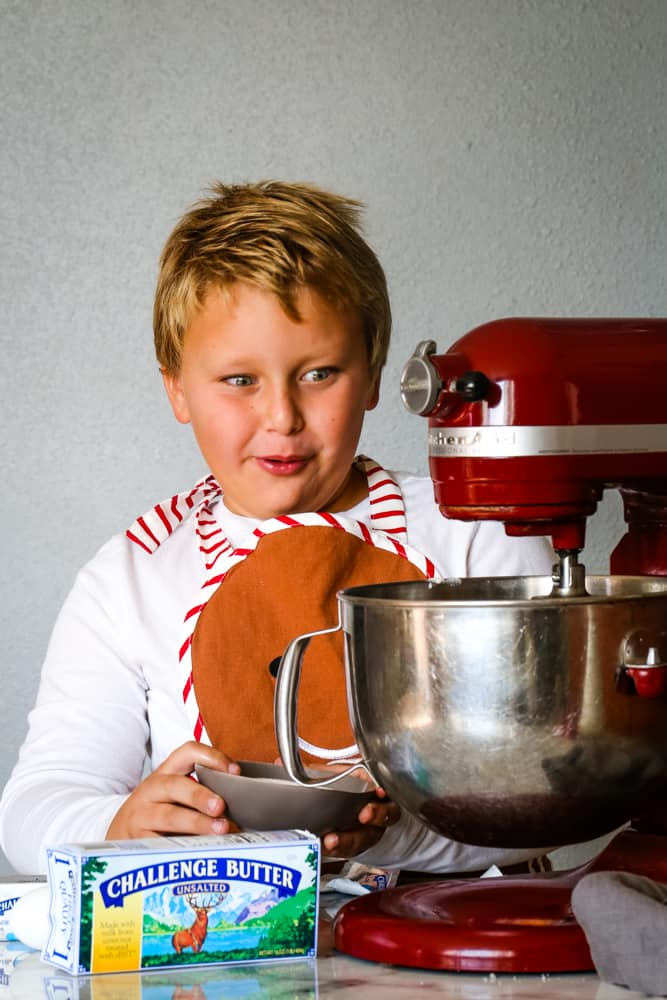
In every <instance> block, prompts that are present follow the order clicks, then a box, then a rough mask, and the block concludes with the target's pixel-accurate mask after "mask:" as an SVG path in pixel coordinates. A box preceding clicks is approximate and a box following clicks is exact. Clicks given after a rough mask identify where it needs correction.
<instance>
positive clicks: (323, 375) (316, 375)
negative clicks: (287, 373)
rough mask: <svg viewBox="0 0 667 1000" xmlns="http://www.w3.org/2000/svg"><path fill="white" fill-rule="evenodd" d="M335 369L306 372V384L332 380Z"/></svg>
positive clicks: (315, 369) (317, 369)
mask: <svg viewBox="0 0 667 1000" xmlns="http://www.w3.org/2000/svg"><path fill="white" fill-rule="evenodd" d="M334 371H335V369H334V368H331V367H327V368H311V370H310V371H308V372H306V373H305V375H304V376H303V379H304V381H305V382H324V381H326V379H328V378H331V376H332V375H333V373H334Z"/></svg>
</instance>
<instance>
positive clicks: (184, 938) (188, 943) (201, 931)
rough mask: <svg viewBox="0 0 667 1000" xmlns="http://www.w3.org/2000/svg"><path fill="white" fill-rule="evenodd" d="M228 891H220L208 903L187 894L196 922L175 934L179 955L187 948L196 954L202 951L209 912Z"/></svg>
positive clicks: (174, 938)
mask: <svg viewBox="0 0 667 1000" xmlns="http://www.w3.org/2000/svg"><path fill="white" fill-rule="evenodd" d="M227 892H228V890H227V889H225V890H224V891H223V892H219V893H218V894H217V895H216V896H215V898H213V899H209V902H208V903H203V902H201V903H199V902H198V901H197V897H196V896H187V901H188V904H189V906H190V907H191V909H193V910H194V912H195V922H194V923H193V924H192V926H191V927H187V928H184V929H183V930H182V931H176V932H175V934H174V935H173V937H172V939H171V943H172V946H173V948H174V951H175V952H176V954H177V955H180V954H181V952H182V951H183V950H184V949H185V948H192V951H193V952H194V953H195V954H196V953H197V952H200V951H201V949H202V945H203V944H204V941H205V940H206V934H207V931H208V915H209V912H210V911H211V910H214V909H215V907H216V906H219V905H220V903H221V902H222V901H223V899H224V898H225V896H226V895H227Z"/></svg>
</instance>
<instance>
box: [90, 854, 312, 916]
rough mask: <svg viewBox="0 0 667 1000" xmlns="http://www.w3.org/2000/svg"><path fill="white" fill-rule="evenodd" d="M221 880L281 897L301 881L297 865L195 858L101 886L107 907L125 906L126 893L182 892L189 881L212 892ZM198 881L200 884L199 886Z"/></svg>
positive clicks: (138, 870) (196, 889) (192, 887)
mask: <svg viewBox="0 0 667 1000" xmlns="http://www.w3.org/2000/svg"><path fill="white" fill-rule="evenodd" d="M221 879H227V880H231V881H237V882H256V883H259V884H260V885H269V886H275V887H276V888H277V889H278V890H279V892H280V895H281V896H293V895H294V894H295V893H296V891H297V889H298V887H299V882H300V881H301V875H300V874H299V872H298V871H296V870H295V869H294V868H287V867H286V866H285V865H276V864H271V863H270V862H268V861H252V860H250V859H248V858H194V859H184V860H182V861H165V862H163V863H160V864H153V865H146V866H145V867H143V868H134V869H132V871H127V872H122V873H121V874H120V875H114V876H113V878H109V879H106V881H104V882H101V883H100V884H99V886H98V889H99V891H100V895H101V896H102V900H103V902H104V905H105V906H106V907H109V906H122V905H123V901H124V899H125V897H126V896H130V895H132V893H135V892H143V891H144V890H145V889H155V888H157V887H159V886H161V885H175V886H176V887H177V888H175V889H174V892H175V894H177V895H181V894H182V893H183V892H184V891H185V889H183V888H180V887H181V886H182V885H186V884H187V891H188V892H190V893H196V892H208V891H210V884H211V883H212V882H215V881H219V880H221ZM195 882H197V883H200V884H198V885H197V886H196V887H195V884H194V883H195Z"/></svg>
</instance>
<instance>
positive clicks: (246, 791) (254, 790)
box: [195, 760, 375, 836]
mask: <svg viewBox="0 0 667 1000" xmlns="http://www.w3.org/2000/svg"><path fill="white" fill-rule="evenodd" d="M238 763H239V765H240V767H241V773H240V774H227V773H225V772H223V771H214V770H212V769H211V768H210V767H204V766H203V765H202V764H197V765H196V767H195V771H196V774H197V777H198V778H199V780H200V781H201V783H202V785H206V787H207V788H210V789H211V791H213V792H217V793H218V795H222V797H223V799H224V800H225V802H226V804H227V815H228V817H229V818H230V819H231V820H233V821H234V822H235V823H236V824H237V825H238V826H239V827H241V829H242V830H293V829H301V830H309V831H310V832H311V833H314V834H316V835H318V836H320V835H322V834H324V833H328V832H329V831H330V830H345V829H347V828H348V827H351V826H354V825H355V822H356V818H357V815H358V814H359V812H360V810H361V809H363V807H364V806H365V805H366V803H367V802H370V801H371V800H372V799H374V798H375V793H374V792H373V791H372V790H371V788H370V785H369V784H367V783H366V782H364V781H361V780H360V779H359V778H355V777H354V776H353V775H349V776H348V777H347V778H343V779H341V781H339V782H337V783H336V784H335V785H332V786H330V787H328V788H317V787H313V786H311V787H305V786H304V785H297V784H296V782H294V781H292V780H291V779H290V777H289V775H288V773H287V771H286V770H285V768H284V767H280V766H279V765H278V764H262V763H258V762H256V761H244V760H241V761H239V762H238ZM309 773H310V775H311V777H331V772H329V773H327V772H322V771H311V772H309Z"/></svg>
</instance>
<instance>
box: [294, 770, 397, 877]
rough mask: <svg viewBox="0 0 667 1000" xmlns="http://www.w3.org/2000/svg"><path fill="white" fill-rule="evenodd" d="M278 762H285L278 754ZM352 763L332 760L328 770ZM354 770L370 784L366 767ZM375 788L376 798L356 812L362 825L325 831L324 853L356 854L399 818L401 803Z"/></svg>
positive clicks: (342, 856) (369, 845)
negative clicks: (338, 762)
mask: <svg viewBox="0 0 667 1000" xmlns="http://www.w3.org/2000/svg"><path fill="white" fill-rule="evenodd" d="M275 763H276V764H281V765H282V763H283V762H282V760H281V759H280V757H278V758H277V759H276V761H275ZM349 766H350V765H349V764H333V763H332V764H328V765H327V767H326V769H327V771H345V770H347V769H348V767H349ZM352 773H353V774H354V775H355V777H358V778H359V780H360V781H364V782H366V783H367V784H369V775H368V772H367V771H366V769H365V768H364V767H360V768H359V769H358V771H353V772H352ZM371 780H372V779H371ZM369 787H370V785H369ZM374 791H375V796H376V801H375V802H368V803H367V804H366V805H365V806H364V807H363V809H362V810H361V811H360V813H359V815H358V816H357V819H358V821H359V826H356V827H354V828H353V829H351V830H339V831H332V832H331V833H325V835H324V836H323V837H322V853H323V854H324V855H325V857H335V858H353V857H355V855H357V854H361V853H362V852H363V851H367V850H368V849H369V848H371V847H373V845H374V844H377V842H378V840H379V839H380V837H381V836H382V834H383V833H384V831H385V830H386V829H387V827H388V826H393V825H394V823H396V822H398V819H399V817H400V815H401V810H400V808H399V806H397V805H396V803H395V802H392V801H391V799H388V798H387V793H386V792H385V790H384V789H383V788H380V787H376V788H375V789H374Z"/></svg>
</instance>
